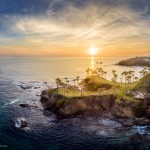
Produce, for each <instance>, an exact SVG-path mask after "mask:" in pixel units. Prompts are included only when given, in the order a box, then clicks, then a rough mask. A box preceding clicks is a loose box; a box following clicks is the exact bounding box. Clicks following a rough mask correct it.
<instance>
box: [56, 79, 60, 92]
mask: <svg viewBox="0 0 150 150" xmlns="http://www.w3.org/2000/svg"><path fill="white" fill-rule="evenodd" d="M55 81H56V86H57V94H58V92H59V84H60V82H61V80H60V78H57V79H56V80H55Z"/></svg>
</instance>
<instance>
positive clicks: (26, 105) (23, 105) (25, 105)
mask: <svg viewBox="0 0 150 150" xmlns="http://www.w3.org/2000/svg"><path fill="white" fill-rule="evenodd" d="M19 106H21V107H23V108H25V107H29V105H28V104H19Z"/></svg>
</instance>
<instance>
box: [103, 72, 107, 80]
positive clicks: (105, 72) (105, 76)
mask: <svg viewBox="0 0 150 150" xmlns="http://www.w3.org/2000/svg"><path fill="white" fill-rule="evenodd" d="M106 74H107V71H104V75H105V79H106Z"/></svg>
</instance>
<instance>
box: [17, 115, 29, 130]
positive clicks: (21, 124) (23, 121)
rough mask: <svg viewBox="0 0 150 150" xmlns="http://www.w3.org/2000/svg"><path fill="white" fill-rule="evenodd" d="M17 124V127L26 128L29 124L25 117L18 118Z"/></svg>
mask: <svg viewBox="0 0 150 150" xmlns="http://www.w3.org/2000/svg"><path fill="white" fill-rule="evenodd" d="M15 126H16V127H17V128H25V127H27V126H28V123H27V120H26V119H25V118H23V117H21V118H18V119H17V121H16V122H15Z"/></svg>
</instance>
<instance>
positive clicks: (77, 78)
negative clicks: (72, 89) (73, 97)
mask: <svg viewBox="0 0 150 150" xmlns="http://www.w3.org/2000/svg"><path fill="white" fill-rule="evenodd" d="M79 80H80V77H79V76H77V77H76V81H77V86H78V85H79Z"/></svg>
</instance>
